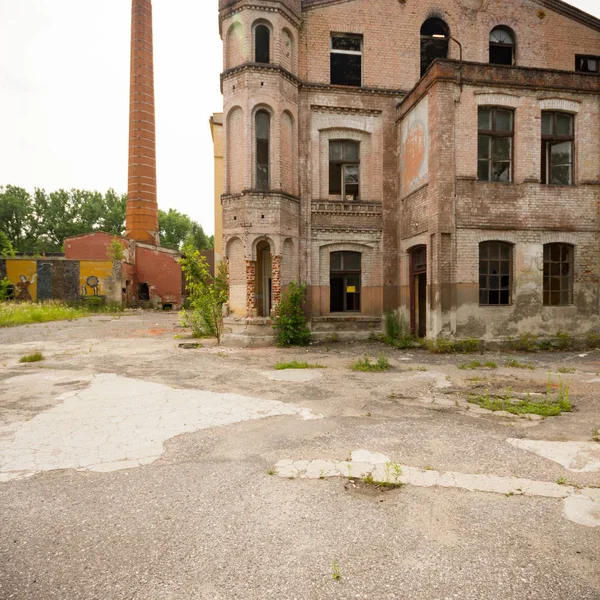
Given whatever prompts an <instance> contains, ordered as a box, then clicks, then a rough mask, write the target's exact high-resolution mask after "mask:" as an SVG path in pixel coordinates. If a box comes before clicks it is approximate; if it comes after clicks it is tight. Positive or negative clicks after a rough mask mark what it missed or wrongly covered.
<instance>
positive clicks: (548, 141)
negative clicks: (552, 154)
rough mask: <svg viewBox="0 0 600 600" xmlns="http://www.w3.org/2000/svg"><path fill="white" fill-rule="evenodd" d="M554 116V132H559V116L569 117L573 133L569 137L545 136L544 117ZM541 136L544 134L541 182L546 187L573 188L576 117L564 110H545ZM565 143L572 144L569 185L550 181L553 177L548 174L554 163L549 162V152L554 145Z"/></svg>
mask: <svg viewBox="0 0 600 600" xmlns="http://www.w3.org/2000/svg"><path fill="white" fill-rule="evenodd" d="M545 114H551V115H552V129H553V131H554V132H556V131H558V116H559V115H562V116H568V117H570V119H571V125H572V127H571V133H570V134H568V135H561V134H558V133H552V134H545V133H544V129H543V122H544V115H545ZM541 129H542V131H541V134H542V162H541V173H540V175H541V177H540V181H541V183H542V184H544V185H555V186H562V187H566V186H572V185H575V115H574V114H573V113H570V112H565V111H562V110H543V111H542V117H541ZM565 142H571V162H570V167H571V177H570V182H569V183H553V182H552V181H549V179H551V177H548V174H549V172H550V174H551V171H552V161H551V160H548V151H549V150H550V149H551V148H552V146H553V145H558V144H563V143H565Z"/></svg>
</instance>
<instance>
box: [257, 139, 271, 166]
mask: <svg viewBox="0 0 600 600" xmlns="http://www.w3.org/2000/svg"><path fill="white" fill-rule="evenodd" d="M256 162H257V163H258V164H259V165H268V164H269V140H261V139H258V140H256Z"/></svg>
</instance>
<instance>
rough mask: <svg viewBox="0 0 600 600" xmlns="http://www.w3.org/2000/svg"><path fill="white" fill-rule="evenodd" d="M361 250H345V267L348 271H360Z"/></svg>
mask: <svg viewBox="0 0 600 600" xmlns="http://www.w3.org/2000/svg"><path fill="white" fill-rule="evenodd" d="M360 259H361V254H360V252H344V262H345V265H344V268H345V269H346V271H360Z"/></svg>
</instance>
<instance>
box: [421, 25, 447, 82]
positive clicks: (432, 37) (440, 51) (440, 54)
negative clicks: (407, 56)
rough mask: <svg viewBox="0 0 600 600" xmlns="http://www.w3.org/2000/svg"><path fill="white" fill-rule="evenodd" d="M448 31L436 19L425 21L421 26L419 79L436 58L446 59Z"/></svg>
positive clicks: (445, 26)
mask: <svg viewBox="0 0 600 600" xmlns="http://www.w3.org/2000/svg"><path fill="white" fill-rule="evenodd" d="M449 43H450V29H449V27H448V25H446V23H445V22H444V21H443V20H442V19H438V18H437V17H434V18H431V19H427V21H425V23H423V25H422V26H421V77H423V75H425V72H426V71H427V69H429V66H430V65H431V63H432V62H433V61H434V60H435V59H436V58H448V45H449Z"/></svg>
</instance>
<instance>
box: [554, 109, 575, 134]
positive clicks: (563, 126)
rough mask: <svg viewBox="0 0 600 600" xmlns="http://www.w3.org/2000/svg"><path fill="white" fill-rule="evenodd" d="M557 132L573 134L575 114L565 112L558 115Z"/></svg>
mask: <svg viewBox="0 0 600 600" xmlns="http://www.w3.org/2000/svg"><path fill="white" fill-rule="evenodd" d="M556 133H557V134H558V135H572V134H573V116H572V115H566V114H564V113H558V115H556Z"/></svg>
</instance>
